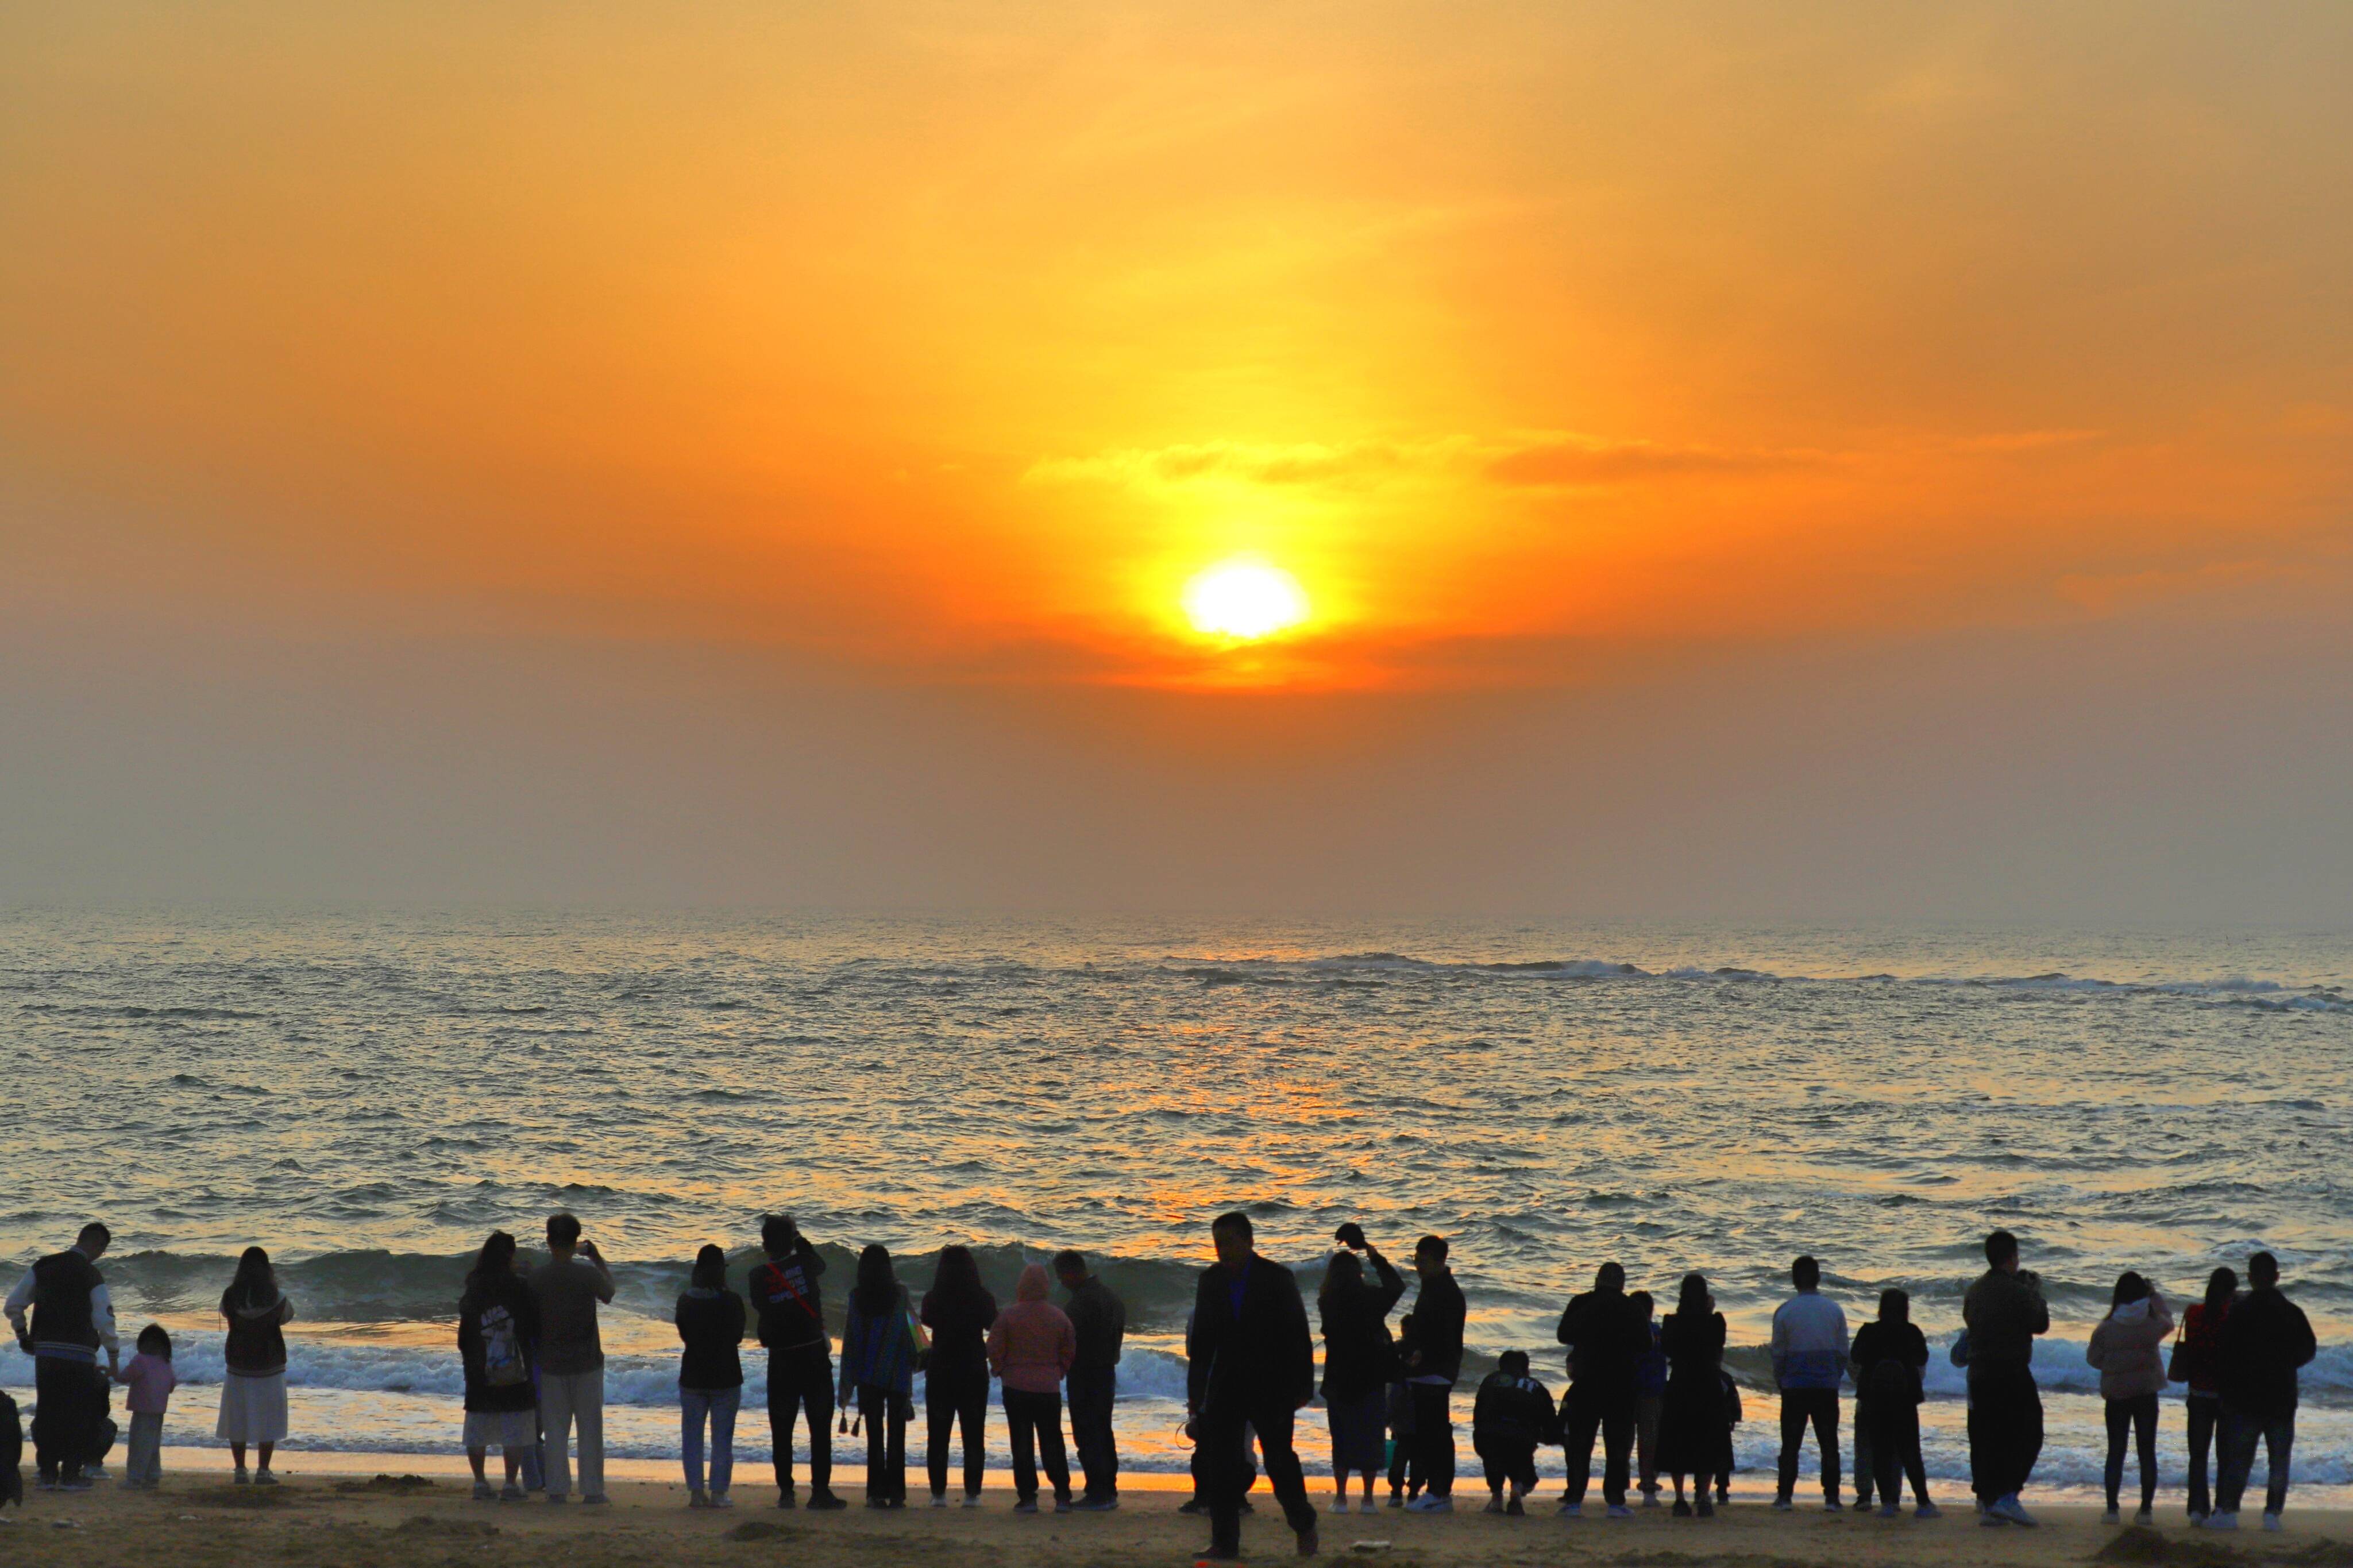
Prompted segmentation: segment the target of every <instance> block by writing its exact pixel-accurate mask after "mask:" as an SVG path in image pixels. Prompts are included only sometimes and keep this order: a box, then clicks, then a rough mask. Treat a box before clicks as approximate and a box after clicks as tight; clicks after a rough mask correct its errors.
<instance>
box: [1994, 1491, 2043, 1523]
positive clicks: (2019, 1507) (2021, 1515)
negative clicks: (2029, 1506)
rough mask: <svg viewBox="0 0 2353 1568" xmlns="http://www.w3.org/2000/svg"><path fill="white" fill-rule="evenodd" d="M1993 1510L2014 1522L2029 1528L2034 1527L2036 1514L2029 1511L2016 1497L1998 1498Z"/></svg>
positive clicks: (2001, 1516)
mask: <svg viewBox="0 0 2353 1568" xmlns="http://www.w3.org/2000/svg"><path fill="white" fill-rule="evenodd" d="M1993 1511H1994V1512H1995V1513H1996V1514H1997V1515H1999V1516H2000V1518H2002V1519H2006V1520H2008V1521H2010V1523H2012V1524H2022V1525H2024V1526H2025V1527H2026V1528H2027V1529H2029V1530H2031V1529H2033V1528H2034V1523H2035V1521H2034V1516H2033V1515H2032V1514H2031V1513H2029V1512H2027V1511H2026V1506H2025V1505H2024V1504H2023V1503H2021V1502H2020V1501H2019V1500H2018V1499H2016V1498H2015V1497H2006V1498H1996V1499H1995V1500H1994V1504H1993Z"/></svg>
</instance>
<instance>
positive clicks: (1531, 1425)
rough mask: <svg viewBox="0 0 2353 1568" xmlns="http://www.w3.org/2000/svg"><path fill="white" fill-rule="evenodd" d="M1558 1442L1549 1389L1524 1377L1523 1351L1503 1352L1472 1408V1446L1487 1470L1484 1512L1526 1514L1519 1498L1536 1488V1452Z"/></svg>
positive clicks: (1558, 1433) (1524, 1358)
mask: <svg viewBox="0 0 2353 1568" xmlns="http://www.w3.org/2000/svg"><path fill="white" fill-rule="evenodd" d="M1559 1441H1560V1418H1559V1415H1558V1413H1557V1412H1556V1411H1555V1410H1554V1409H1553V1405H1552V1391H1551V1390H1549V1389H1547V1388H1546V1387H1545V1385H1544V1384H1541V1383H1538V1382H1537V1381H1536V1380H1535V1378H1533V1377H1530V1376H1529V1375H1528V1352H1525V1351H1505V1352H1504V1353H1503V1354H1502V1355H1500V1356H1498V1357H1496V1358H1495V1370H1494V1371H1493V1372H1492V1373H1488V1375H1487V1381H1486V1382H1484V1383H1482V1384H1480V1385H1479V1396H1478V1398H1476V1399H1475V1400H1473V1401H1472V1405H1471V1447H1472V1449H1473V1450H1475V1451H1476V1452H1477V1454H1478V1456H1479V1458H1481V1460H1482V1461H1483V1462H1484V1463H1485V1465H1486V1467H1487V1511H1488V1512H1489V1513H1506V1514H1512V1515H1514V1516H1516V1515H1519V1514H1524V1513H1525V1512H1526V1511H1527V1510H1526V1509H1525V1507H1523V1506H1522V1502H1521V1500H1522V1499H1524V1498H1525V1497H1526V1496H1527V1495H1528V1494H1529V1493H1530V1492H1532V1491H1534V1490H1535V1489H1536V1448H1537V1447H1538V1446H1540V1445H1542V1444H1546V1443H1557V1442H1559ZM1506 1486H1509V1487H1510V1488H1511V1493H1512V1497H1511V1501H1510V1502H1509V1503H1508V1504H1506V1503H1505V1502H1504V1488H1505V1487H1506Z"/></svg>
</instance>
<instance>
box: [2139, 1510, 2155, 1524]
mask: <svg viewBox="0 0 2353 1568" xmlns="http://www.w3.org/2000/svg"><path fill="white" fill-rule="evenodd" d="M2133 1522H2134V1523H2135V1524H2141V1525H2148V1524H2155V1523H2156V1522H2157V1510H2155V1509H2153V1508H2137V1509H2135V1510H2133Z"/></svg>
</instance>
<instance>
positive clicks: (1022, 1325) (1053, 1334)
mask: <svg viewBox="0 0 2353 1568" xmlns="http://www.w3.org/2000/svg"><path fill="white" fill-rule="evenodd" d="M1047 1288H1048V1282H1047V1278H1046V1267H1045V1265H1044V1264H1042V1263H1032V1264H1030V1265H1029V1267H1028V1268H1024V1269H1023V1270H1021V1278H1020V1279H1019V1280H1018V1282H1017V1283H1016V1284H1015V1285H1014V1287H1013V1305H1012V1306H1010V1307H1008V1308H1007V1309H1006V1310H1004V1311H1002V1312H1000V1313H998V1314H997V1323H996V1326H995V1327H993V1328H991V1329H990V1330H989V1331H988V1361H989V1364H990V1365H991V1366H992V1367H994V1368H995V1369H996V1372H997V1377H998V1378H999V1379H1001V1380H1002V1381H1003V1383H1004V1384H1005V1424H1006V1426H1007V1427H1008V1429H1009V1432H1010V1435H1011V1436H1012V1439H1013V1491H1014V1497H1015V1501H1014V1504H1013V1508H1014V1511H1015V1512H1017V1513H1035V1512H1037V1511H1038V1463H1039V1459H1043V1460H1044V1462H1045V1466H1046V1479H1047V1481H1048V1482H1049V1483H1050V1484H1051V1485H1052V1487H1053V1489H1054V1511H1055V1512H1056V1513H1068V1512H1070V1511H1071V1466H1070V1461H1069V1459H1068V1458H1066V1457H1065V1455H1064V1452H1063V1448H1062V1379H1063V1378H1064V1377H1066V1376H1068V1375H1069V1373H1070V1370H1071V1366H1072V1365H1073V1364H1074V1363H1076V1362H1077V1361H1078V1358H1079V1333H1078V1330H1077V1329H1076V1328H1075V1327H1073V1326H1072V1324H1071V1320H1070V1315H1069V1314H1068V1313H1066V1312H1064V1311H1063V1310H1062V1309H1061V1308H1060V1307H1057V1306H1056V1305H1054V1303H1053V1302H1051V1301H1050V1300H1047V1299H1046V1297H1047Z"/></svg>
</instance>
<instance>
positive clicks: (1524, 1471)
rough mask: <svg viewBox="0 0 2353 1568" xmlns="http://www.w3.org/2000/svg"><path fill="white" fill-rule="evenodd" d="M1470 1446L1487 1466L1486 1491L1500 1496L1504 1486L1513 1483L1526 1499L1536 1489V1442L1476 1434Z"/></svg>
mask: <svg viewBox="0 0 2353 1568" xmlns="http://www.w3.org/2000/svg"><path fill="white" fill-rule="evenodd" d="M1471 1446H1472V1447H1473V1448H1475V1449H1477V1450H1478V1453H1479V1459H1480V1462H1481V1463H1482V1464H1484V1465H1485V1466H1486V1467H1487V1489H1488V1490H1489V1491H1491V1492H1493V1493H1494V1494H1496V1495H1497V1496H1498V1497H1500V1496H1502V1495H1503V1491H1504V1482H1506V1481H1510V1482H1512V1483H1513V1484H1514V1485H1515V1486H1516V1487H1517V1488H1518V1489H1519V1495H1520V1496H1522V1497H1525V1496H1526V1495H1527V1494H1528V1493H1530V1492H1532V1491H1534V1490H1535V1489H1536V1446H1535V1443H1534V1442H1531V1441H1525V1440H1518V1439H1514V1438H1508V1437H1484V1438H1482V1437H1480V1436H1477V1435H1476V1434H1473V1435H1472V1439H1471Z"/></svg>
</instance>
